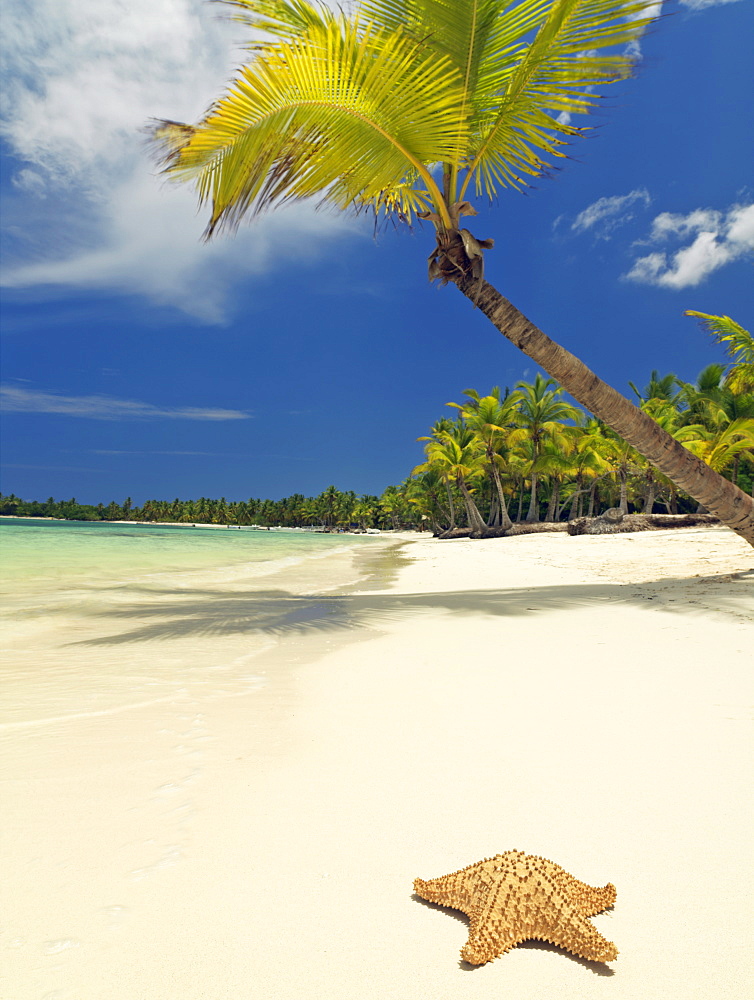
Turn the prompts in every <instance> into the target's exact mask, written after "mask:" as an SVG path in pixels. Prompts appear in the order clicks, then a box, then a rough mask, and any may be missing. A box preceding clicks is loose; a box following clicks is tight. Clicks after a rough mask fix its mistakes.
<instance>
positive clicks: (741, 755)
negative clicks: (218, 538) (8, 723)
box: [5, 528, 754, 1000]
mask: <svg viewBox="0 0 754 1000" xmlns="http://www.w3.org/2000/svg"><path fill="white" fill-rule="evenodd" d="M386 537H388V538H390V540H391V541H393V540H395V541H396V544H395V545H393V546H386V547H385V548H386V549H388V550H389V551H390V552H391V553H392V554H391V555H390V556H389V557H386V559H387V566H386V565H385V561H384V560H383V570H382V577H381V578H380V569H379V563H380V558H379V556H378V555H377V553H370V554H369V556H368V558H369V557H374V560H375V571H376V573H377V576H376V577H375V576H372V577H371V578H370V577H368V576H366V577H365V576H364V575H362V576H361V580H360V582H359V583H356V584H353V585H344V586H341V587H338V588H336V589H335V590H334V591H331V592H327V593H322V595H321V596H320V597H317V596H316V595H312V597H311V598H310V600H311V601H313V602H315V603H316V602H318V603H319V605H320V606H321V607H320V613H319V616H316V615H315V616H313V617H312V616H311V615H309V616H308V617H306V616H305V617H303V618H301V619H300V620H297V619H296V618H295V615H294V617H293V619H292V621H291V627H289V628H288V630H287V631H286V632H285V638H284V641H283V642H282V643H279V644H278V645H277V646H276V647H275V648H274V649H271V650H270V651H269V656H270V661H269V663H267V664H266V666H267V675H266V682H265V684H264V685H263V686H259V685H258V686H256V687H251V686H249V682H248V678H247V680H246V681H243V682H242V678H243V677H244V672H245V670H246V669H247V667H246V665H244V664H242V663H240V662H237V663H236V664H235V666H231V667H230V668H229V669H226V670H224V671H221V672H220V673H219V674H218V673H217V672H215V673H214V674H213V673H212V671H211V669H208V680H207V684H206V685H205V687H204V688H202V687H201V686H199V687H198V688H197V689H196V690H193V691H192V690H188V691H187V692H186V693H184V694H179V693H177V694H175V695H174V696H173V698H172V700H167V701H163V702H161V703H159V704H157V703H154V704H151V705H148V706H144V707H140V708H139V707H134V708H132V709H128V710H125V711H122V712H119V713H118V714H117V715H109V716H102V717H89V718H85V719H77V720H71V721H69V722H67V723H56V724H55V725H54V726H53V727H51V731H50V732H47V733H46V734H45V738H44V739H40V738H39V733H26V734H20V733H13V734H9V735H11V736H12V738H13V744H14V746H13V753H12V754H6V755H5V758H6V760H7V761H8V762H9V764H10V762H11V761H12V762H13V763H12V765H10V766H9V767H7V768H6V770H7V771H8V773H7V775H6V777H5V787H6V789H7V791H8V792H9V793H10V801H11V812H10V813H9V815H10V817H11V822H10V826H9V831H10V834H11V836H10V838H7V839H8V844H7V847H6V852H7V853H9V855H10V860H11V865H10V866H9V869H8V870H9V871H10V873H11V878H10V885H9V891H10V894H11V895H10V898H11V899H12V900H13V903H14V908H13V912H12V913H11V914H9V915H7V919H6V926H7V927H8V933H9V935H10V943H6V947H8V948H10V949H12V950H11V951H8V952H6V955H8V956H10V958H11V976H10V983H9V989H10V991H11V994H12V995H13V996H14V997H17V998H18V1000H27V998H28V1000H32V998H34V1000H38V998H41V997H43V996H45V995H46V994H50V993H51V991H57V992H58V993H59V995H60V997H61V998H65V1000H68V998H69V997H71V998H74V997H78V996H97V998H98V1000H131V997H133V996H139V997H140V998H141V1000H174V998H175V997H178V996H180V997H181V1000H200V998H203V997H205V996H208V995H211V996H213V997H214V996H217V997H225V996H227V997H228V998H233V1000H236V998H240V997H245V996H252V995H253V996H265V997H266V996H275V997H276V998H279V1000H294V998H296V1000H298V998H299V997H300V996H302V995H306V996H307V997H311V998H312V1000H331V998H335V1000H337V998H342V1000H345V998H349V1000H350V998H351V997H354V996H360V997H365V998H367V1000H371V998H372V997H374V998H375V1000H378V998H379V1000H423V998H424V997H432V998H433V1000H466V998H474V1000H476V998H480V1000H488V998H489V1000H492V998H493V997H494V998H496V1000H497V998H499V997H500V996H501V995H511V996H517V997H522V998H524V997H526V998H529V997H531V998H532V1000H533V998H534V997H540V996H555V995H557V996H558V998H559V1000H591V998H592V997H594V998H597V997H600V998H602V997H604V996H605V994H606V993H607V994H609V995H610V997H611V998H615V1000H635V998H637V997H641V998H642V1000H660V998H662V1000H665V998H667V997H671V998H678V1000H702V998H704V1000H708V998H710V997H715V1000H738V998H739V997H740V996H744V995H747V992H748V989H749V987H752V986H754V982H752V975H751V970H750V967H749V966H750V963H749V962H748V956H747V945H748V944H750V937H749V936H748V935H750V929H751V908H750V899H751V895H752V892H754V872H752V870H751V865H750V864H749V865H748V866H747V862H746V859H747V858H748V857H750V851H749V847H748V845H749V843H750V839H751V835H752V832H754V797H753V795H752V789H751V787H750V782H749V781H748V777H747V776H748V773H749V768H747V761H748V762H749V763H750V762H751V744H750V742H747V740H749V737H748V730H747V728H746V725H747V716H746V710H745V705H746V704H747V701H750V700H751V664H750V650H751V648H752V645H754V625H753V624H752V617H753V616H752V607H753V605H752V587H754V569H753V568H752V567H754V558H753V557H752V554H751V550H750V549H749V547H748V546H746V544H745V543H743V542H742V541H741V540H740V539H738V538H737V537H736V536H735V535H734V534H733V533H732V532H730V531H728V530H727V529H724V528H689V529H686V530H684V531H679V530H670V531H653V532H645V533H641V534H637V535H634V534H625V535H602V536H579V537H569V536H567V535H563V534H546V535H541V534H540V535H537V534H534V535H522V536H518V537H515V538H510V539H507V540H506V543H505V544H498V545H495V544H492V541H494V540H491V543H490V544H485V543H484V542H478V541H473V542H472V541H470V540H468V539H458V540H453V541H448V542H446V543H445V544H443V545H437V544H435V542H436V540H435V539H432V538H431V537H428V536H426V535H425V536H424V537H422V536H421V535H417V534H413V533H412V534H411V536H410V537H409V538H407V539H396V538H395V536H391V535H389V534H387V535H386ZM358 560H362V563H363V560H364V557H363V555H361V556H358V555H357V561H358ZM391 563H392V565H391ZM213 613H214V614H220V613H221V611H220V606H219V605H218V606H217V607H216V608H214V609H213V608H212V607H210V608H209V611H208V614H209V617H210V618H211V615H212V614H213ZM212 634H213V636H214V638H213V639H212V641H210V642H209V643H208V644H207V645H206V649H207V650H212V649H213V648H214V649H215V654H214V655H215V658H216V659H217V660H219V658H220V654H219V650H220V648H221V647H222V645H223V643H225V642H228V641H230V640H229V639H228V638H227V637H225V638H224V637H223V634H222V633H221V632H217V631H215V632H214V633H212ZM186 641H187V642H188V643H190V644H195V643H196V642H197V641H198V640H197V639H196V638H192V637H191V635H189V636H188V637H187V640H186ZM202 641H203V640H202ZM234 641H235V640H234ZM150 643H152V644H154V643H159V640H157V639H154V638H152V639H149V640H148V641H147V640H145V644H144V645H143V647H142V649H141V653H140V654H139V655H142V656H143V655H145V654H147V653H148V651H149V650H150V649H153V650H155V651H156V650H158V649H159V645H150ZM213 644H214V645H213ZM103 655H108V652H107V647H106V648H105V649H104V650H103ZM134 655H136V654H134ZM267 655H268V654H266V653H263V654H261V656H262V657H263V658H264V657H265V656H267ZM258 666H259V656H258V657H257V659H256V661H254V667H253V668H252V669H254V670H255V672H257V671H256V667H258ZM72 669H74V670H75V664H74V665H73V667H72ZM244 684H246V687H244ZM53 817H54V822H51V820H52V818H53ZM513 848H516V849H519V850H523V851H525V852H527V853H531V854H539V855H542V856H544V857H547V858H550V859H551V860H553V861H555V862H556V863H558V864H561V865H563V867H565V868H566V870H568V871H569V872H571V873H572V874H573V875H575V876H576V877H577V878H581V879H583V880H585V881H587V882H591V884H594V885H604V884H605V883H606V882H608V881H612V882H613V883H614V884H615V885H616V886H617V889H618V899H617V903H616V906H615V908H614V910H612V911H610V912H608V913H606V914H603V915H600V916H597V917H595V918H594V920H593V923H594V925H595V926H596V927H597V929H598V930H599V931H600V932H601V933H603V934H604V935H605V936H606V937H608V938H609V939H610V940H614V941H615V942H616V944H617V946H618V949H619V952H620V955H619V957H618V960H617V961H616V962H615V963H612V964H611V965H610V966H600V965H599V964H596V963H589V962H584V961H582V960H579V959H574V958H573V957H571V956H569V955H567V954H566V953H564V952H562V951H561V950H560V949H556V948H554V947H552V946H547V945H543V944H540V943H536V942H529V943H528V944H525V945H523V946H520V947H518V948H516V949H514V950H513V951H512V952H510V953H509V954H508V955H505V956H504V957H502V958H500V959H497V960H496V961H494V962H492V963H489V964H487V965H485V966H482V967H479V968H478V969H475V970H473V972H474V974H473V975H469V974H468V973H469V972H470V971H472V968H471V967H469V966H463V965H461V964H459V957H458V952H459V950H460V948H461V946H462V945H463V943H464V942H465V940H466V936H467V931H468V925H467V921H465V920H464V919H463V918H462V916H461V914H460V913H457V912H454V911H449V910H444V909H443V908H441V907H434V906H430V905H427V904H423V903H420V902H419V901H418V900H417V899H416V898H415V897H413V895H412V884H413V879H414V878H415V877H417V876H420V877H422V878H432V877H436V876H439V875H442V874H446V873H447V872H450V871H454V870H456V869H457V868H460V867H464V866H465V865H468V864H472V863H474V862H476V861H478V860H480V859H481V858H483V857H490V856H492V855H494V854H495V853H497V852H502V851H505V850H509V849H513ZM454 917H457V918H458V919H454ZM135 956H138V961H136V960H135ZM52 995H55V993H53V994H52ZM56 1000H57V998H56Z"/></svg>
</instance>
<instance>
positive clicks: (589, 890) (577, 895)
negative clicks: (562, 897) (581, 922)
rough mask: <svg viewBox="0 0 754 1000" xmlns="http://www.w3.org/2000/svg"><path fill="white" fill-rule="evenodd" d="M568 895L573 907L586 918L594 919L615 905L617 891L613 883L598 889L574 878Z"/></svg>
mask: <svg viewBox="0 0 754 1000" xmlns="http://www.w3.org/2000/svg"><path fill="white" fill-rule="evenodd" d="M568 895H569V896H570V899H571V902H572V903H573V905H574V906H576V907H577V908H578V909H579V910H581V912H582V913H583V914H584V916H585V917H593V916H594V915H595V914H596V913H602V911H603V910H607V909H609V908H610V907H611V906H612V905H613V904H614V903H615V899H616V896H617V891H616V888H615V886H614V885H613V884H612V882H608V883H607V885H605V886H602V887H601V888H598V887H596V886H593V885H587V884H586V882H579V880H578V879H576V878H572V879H571V882H570V884H569V886H568Z"/></svg>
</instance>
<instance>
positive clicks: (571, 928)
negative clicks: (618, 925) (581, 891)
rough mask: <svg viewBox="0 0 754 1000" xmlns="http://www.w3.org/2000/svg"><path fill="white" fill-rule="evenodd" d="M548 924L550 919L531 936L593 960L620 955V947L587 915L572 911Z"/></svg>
mask: <svg viewBox="0 0 754 1000" xmlns="http://www.w3.org/2000/svg"><path fill="white" fill-rule="evenodd" d="M561 913H562V911H561ZM548 924H549V921H547V922H546V923H545V924H544V925H541V926H540V927H539V928H538V929H537V931H536V933H534V934H531V935H530V936H531V937H534V938H537V939H538V940H540V941H549V942H550V943H551V944H556V945H557V946H558V947H559V948H565V950H566V951H570V952H571V954H572V955H578V957H579V958H587V959H589V960H590V961H592V962H612V961H613V960H614V959H616V958H617V957H618V949H617V948H616V947H615V945H614V944H613V942H612V941H608V940H607V938H604V937H603V936H602V935H601V934H600V933H599V931H598V930H597V929H596V928H595V927H593V926H592V924H590V923H589V921H588V920H587V918H586V917H583V916H580V915H577V914H573V913H572V914H571V916H570V917H567V918H564V919H562V920H560V921H558V922H556V923H552V924H550V925H549V926H548Z"/></svg>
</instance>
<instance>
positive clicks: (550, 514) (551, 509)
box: [545, 477, 560, 522]
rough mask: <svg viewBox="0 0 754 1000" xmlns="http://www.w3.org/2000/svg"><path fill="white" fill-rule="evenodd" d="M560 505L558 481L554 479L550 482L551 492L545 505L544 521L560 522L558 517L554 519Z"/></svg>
mask: <svg viewBox="0 0 754 1000" xmlns="http://www.w3.org/2000/svg"><path fill="white" fill-rule="evenodd" d="M559 503H560V480H559V479H558V478H557V477H555V479H553V481H552V491H551V493H550V502H549V503H548V504H547V513H546V514H545V521H548V522H552V521H555V520H558V521H559V520H560V517H558V518H556V517H555V512H556V511H557V509H558V504H559Z"/></svg>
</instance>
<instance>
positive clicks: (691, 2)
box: [678, 0, 739, 10]
mask: <svg viewBox="0 0 754 1000" xmlns="http://www.w3.org/2000/svg"><path fill="white" fill-rule="evenodd" d="M678 2H679V3H680V5H681V6H682V7H688V8H689V10H704V9H705V8H706V7H719V6H721V5H722V4H724V3H738V2H739V0H678Z"/></svg>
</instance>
